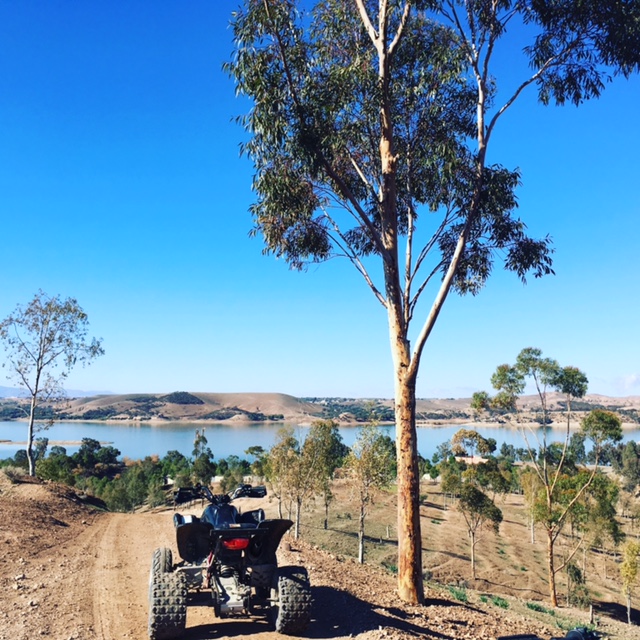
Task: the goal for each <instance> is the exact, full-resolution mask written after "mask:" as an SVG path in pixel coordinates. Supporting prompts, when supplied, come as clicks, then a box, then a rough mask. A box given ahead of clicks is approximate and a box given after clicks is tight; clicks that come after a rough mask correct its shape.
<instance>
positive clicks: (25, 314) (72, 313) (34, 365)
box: [0, 291, 104, 476]
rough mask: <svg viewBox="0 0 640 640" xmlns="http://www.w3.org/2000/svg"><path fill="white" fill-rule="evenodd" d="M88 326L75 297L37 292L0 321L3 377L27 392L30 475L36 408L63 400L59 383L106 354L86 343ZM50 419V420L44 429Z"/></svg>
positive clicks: (98, 343) (93, 341) (98, 344)
mask: <svg viewBox="0 0 640 640" xmlns="http://www.w3.org/2000/svg"><path fill="white" fill-rule="evenodd" d="M88 326H89V321H88V318H87V314H86V313H85V312H84V311H83V310H82V308H81V307H80V305H79V304H78V302H77V301H76V300H75V299H74V298H67V299H66V300H62V299H61V298H60V296H55V297H53V298H52V297H49V296H48V295H47V294H46V293H44V292H43V291H38V293H36V295H35V296H34V298H33V300H31V302H30V303H29V304H28V305H26V306H22V305H18V306H17V307H16V309H15V311H14V312H13V313H11V314H10V315H9V316H7V318H5V319H4V320H3V321H2V323H0V341H1V342H2V343H3V346H4V348H5V351H6V355H7V360H6V362H5V363H4V365H3V366H5V367H6V368H7V369H8V372H9V373H8V375H7V378H8V379H9V380H12V381H14V382H15V383H17V384H18V385H19V386H20V387H22V388H24V389H26V390H27V392H28V394H29V419H28V426H27V458H28V460H29V474H30V475H32V476H33V475H35V458H34V452H33V440H34V433H35V430H36V426H35V425H36V415H37V409H38V408H39V407H40V406H42V405H43V404H46V403H53V402H56V401H58V400H60V399H61V398H62V397H64V389H63V387H62V385H63V383H64V381H65V379H66V378H67V376H68V374H69V373H70V371H71V369H73V367H74V366H75V365H77V364H83V365H84V364H88V363H89V362H91V361H92V360H93V359H94V358H97V357H98V356H101V355H103V353H104V350H103V349H102V345H101V340H97V339H96V338H92V339H91V341H88V340H87V331H88ZM52 421H53V417H49V418H48V422H47V423H46V425H45V428H46V426H50V425H51V424H52Z"/></svg>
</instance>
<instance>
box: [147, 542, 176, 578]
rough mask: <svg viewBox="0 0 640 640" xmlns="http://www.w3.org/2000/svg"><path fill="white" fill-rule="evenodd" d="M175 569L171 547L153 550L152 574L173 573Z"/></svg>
mask: <svg viewBox="0 0 640 640" xmlns="http://www.w3.org/2000/svg"><path fill="white" fill-rule="evenodd" d="M172 569H173V555H172V553H171V549H169V548H168V547H162V548H160V549H156V550H155V551H154V552H153V559H152V561H151V574H152V575H155V574H156V573H171V570H172Z"/></svg>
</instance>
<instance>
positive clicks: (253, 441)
mask: <svg viewBox="0 0 640 640" xmlns="http://www.w3.org/2000/svg"><path fill="white" fill-rule="evenodd" d="M281 426H282V425H281V424H265V423H264V422H258V423H250V424H234V425H229V424H203V423H198V422H192V423H185V422H167V423H159V424H158V423H155V424H153V425H151V424H148V423H106V422H76V421H73V422H57V423H56V424H54V425H53V427H51V428H50V429H47V430H46V431H41V432H39V433H38V434H36V437H37V436H43V437H47V438H49V442H50V443H51V442H52V441H54V440H61V441H67V442H68V441H76V442H79V441H80V440H82V438H93V439H94V440H99V441H100V442H103V443H109V444H112V445H113V446H114V447H116V448H117V449H119V450H120V452H121V454H122V456H126V457H128V458H132V459H141V458H144V457H145V456H149V455H153V454H158V455H159V456H161V457H162V456H164V455H165V454H166V453H167V451H171V450H174V449H175V450H177V451H180V452H181V453H183V454H184V455H186V456H190V455H191V451H192V450H193V439H194V435H195V431H196V429H200V430H202V429H203V428H204V429H205V435H206V437H207V440H208V443H209V444H208V446H209V447H210V449H211V451H212V452H213V454H214V456H215V459H216V460H220V459H221V458H226V457H227V456H229V455H237V456H239V457H241V458H242V457H245V453H244V452H245V451H246V450H247V449H248V448H249V447H252V446H261V447H263V448H264V449H269V448H270V447H271V446H272V445H273V443H274V442H275V439H276V436H277V433H278V430H279V429H280V428H281ZM463 428H474V429H475V430H476V431H477V432H478V433H479V434H480V435H482V436H483V437H485V438H495V440H496V441H497V443H498V448H500V445H501V444H502V443H503V442H506V443H507V444H512V445H514V446H516V447H523V446H525V441H524V438H523V435H522V432H521V431H520V430H519V429H512V428H509V427H482V426H472V425H466V426H465V425H447V426H441V427H435V426H428V427H419V428H418V451H419V452H420V454H421V455H423V456H424V457H425V458H431V456H432V455H433V453H434V452H435V450H436V447H437V446H438V445H439V444H441V443H442V442H444V441H445V440H451V438H452V436H453V434H454V433H455V432H456V431H458V430H459V429H463ZM297 429H298V430H299V433H300V435H299V437H301V438H304V436H305V434H306V432H307V430H308V427H297ZM383 429H385V430H386V432H387V433H388V434H389V435H390V436H391V437H393V438H394V437H395V435H394V429H393V427H383ZM546 431H547V442H553V441H554V440H556V441H562V440H563V439H564V433H565V430H564V429H562V428H557V429H551V428H547V429H546ZM26 432H27V425H26V423H24V422H1V421H0V441H1V440H12V441H13V442H12V443H4V444H3V443H0V459H2V458H8V457H11V456H13V455H14V454H15V453H16V451H18V449H24V444H16V443H19V442H24V441H25V439H26ZM340 433H341V435H342V438H343V440H344V443H345V444H346V445H348V446H351V445H352V444H353V443H354V441H355V439H356V436H357V434H358V427H357V426H341V427H340ZM542 433H543V429H542V428H539V429H538V437H539V438H540V439H541V438H542ZM528 438H529V440H530V442H531V443H532V445H533V444H535V441H534V439H533V438H532V437H531V434H530V433H529V434H528ZM623 439H624V441H625V442H626V441H629V440H639V439H640V428H638V429H629V430H626V431H624V438H623ZM49 446H50V447H51V444H50V445H49ZM63 446H65V448H66V449H67V453H68V454H72V453H74V452H75V451H77V450H78V445H76V446H73V445H63Z"/></svg>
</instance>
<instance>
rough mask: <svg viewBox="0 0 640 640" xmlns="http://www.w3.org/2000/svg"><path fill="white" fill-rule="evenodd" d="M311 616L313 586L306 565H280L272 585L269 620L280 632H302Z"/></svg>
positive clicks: (289, 633) (291, 633)
mask: <svg viewBox="0 0 640 640" xmlns="http://www.w3.org/2000/svg"><path fill="white" fill-rule="evenodd" d="M310 618H311V586H310V584H309V576H308V574H307V570H306V569H305V568H304V567H280V568H279V569H278V570H277V571H276V573H275V574H274V577H273V583H272V585H271V609H270V610H269V621H270V622H271V624H272V625H273V627H274V628H275V630H276V631H277V632H278V633H285V634H287V635H296V634H298V633H302V632H303V631H304V630H305V629H306V627H307V625H308V624H309V619H310Z"/></svg>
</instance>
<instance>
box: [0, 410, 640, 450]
mask: <svg viewBox="0 0 640 640" xmlns="http://www.w3.org/2000/svg"><path fill="white" fill-rule="evenodd" d="M325 419H327V418H320V417H314V416H309V415H308V414H307V415H300V416H299V417H291V418H289V419H286V420H259V421H255V420H243V419H238V418H237V417H234V418H229V419H227V420H212V419H205V420H199V419H195V418H175V419H167V418H149V419H145V420H143V419H129V420H119V419H112V418H111V419H110V418H108V419H106V420H97V419H94V420H83V419H69V418H66V419H62V420H56V421H55V422H54V423H53V425H52V426H55V424H56V422H66V423H69V424H73V423H78V424H81V423H88V424H108V425H110V426H113V425H123V426H136V425H141V424H144V425H151V426H162V425H166V424H175V423H177V424H193V425H203V426H206V425H212V424H219V425H224V426H230V427H233V426H234V425H238V426H246V425H261V424H264V425H270V426H271V425H278V424H280V425H283V426H284V425H288V424H292V423H294V424H296V425H297V426H301V427H308V426H311V424H312V423H313V422H315V421H316V420H325ZM334 421H335V422H336V423H337V424H338V426H341V427H362V426H365V425H366V424H368V423H367V422H358V421H356V420H351V421H349V420H334ZM3 422H15V423H16V424H25V423H26V422H27V419H26V418H17V419H14V420H4V421H3ZM378 426H381V427H392V426H394V422H390V421H387V422H379V423H378ZM455 426H460V428H461V429H462V428H464V427H467V428H471V429H477V428H485V427H486V428H488V429H525V428H526V429H540V428H542V426H543V425H541V424H540V423H538V422H516V423H514V422H498V421H487V422H484V421H476V420H473V419H465V418H450V419H442V418H439V419H437V420H416V428H417V429H422V428H436V429H439V428H447V427H455ZM621 426H622V430H623V431H633V430H636V429H638V430H640V424H638V423H636V422H622V425H621ZM566 427H567V423H566V421H564V420H563V421H557V420H554V421H553V422H551V423H549V424H548V425H547V428H549V429H554V430H557V429H566ZM579 427H580V420H572V422H571V427H570V431H571V432H573V431H576V430H577V429H578V428H579ZM47 428H48V427H47ZM43 431H46V429H43ZM6 442H8V441H5V440H0V444H3V443H6Z"/></svg>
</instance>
